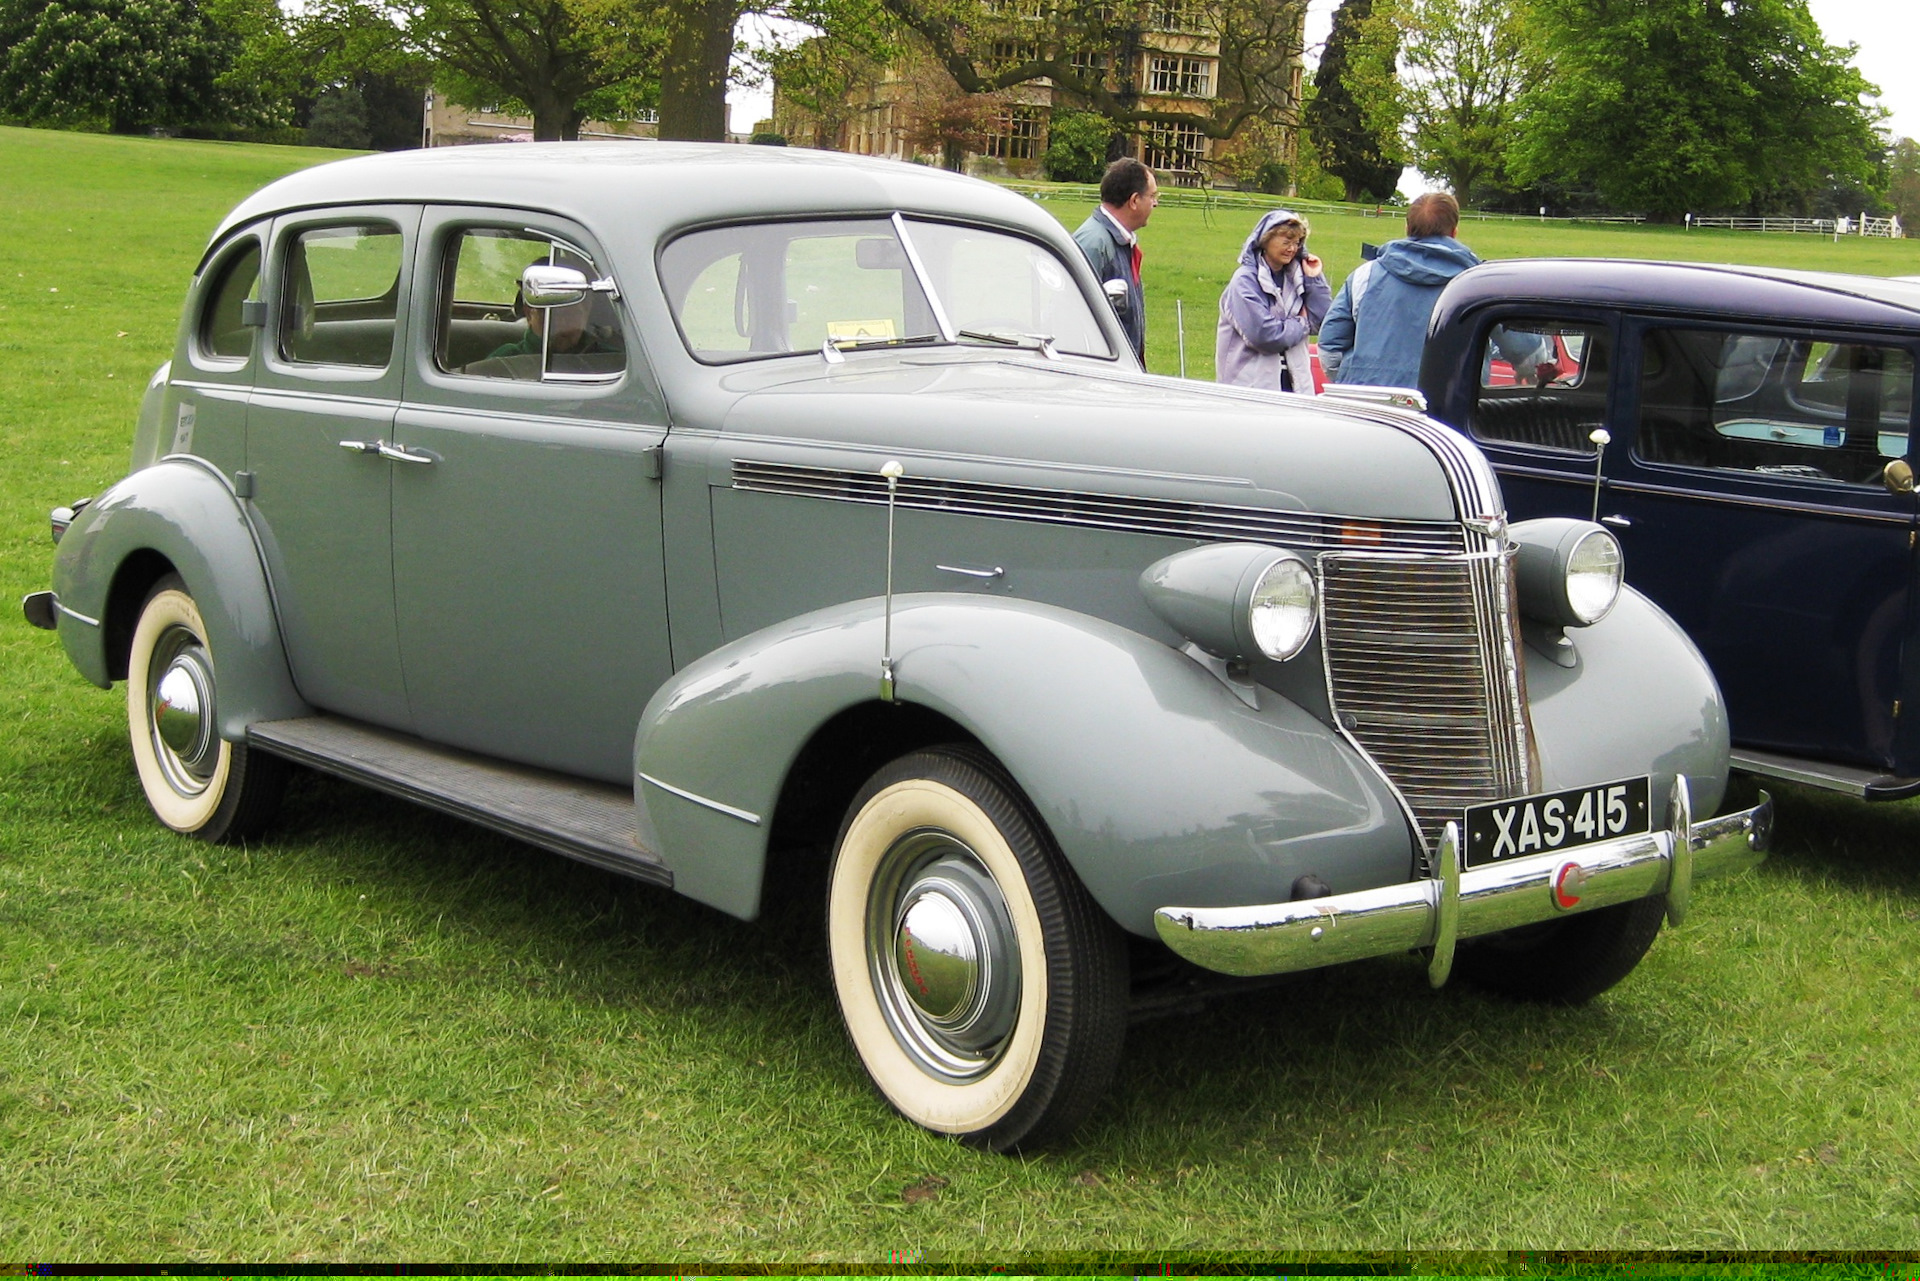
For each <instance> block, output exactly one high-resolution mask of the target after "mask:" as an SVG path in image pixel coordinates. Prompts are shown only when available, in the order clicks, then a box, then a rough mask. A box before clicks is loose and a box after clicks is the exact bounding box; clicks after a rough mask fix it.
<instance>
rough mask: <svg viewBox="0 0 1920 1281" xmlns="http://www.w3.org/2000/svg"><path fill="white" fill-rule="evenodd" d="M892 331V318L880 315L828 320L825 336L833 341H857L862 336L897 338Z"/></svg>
mask: <svg viewBox="0 0 1920 1281" xmlns="http://www.w3.org/2000/svg"><path fill="white" fill-rule="evenodd" d="M899 336H900V335H898V334H896V333H895V332H894V331H893V319H892V317H890V316H882V317H881V318H880V319H878V320H829V321H828V322H827V337H828V338H831V339H833V340H834V341H835V342H859V341H860V340H861V339H863V338H898V337H899Z"/></svg>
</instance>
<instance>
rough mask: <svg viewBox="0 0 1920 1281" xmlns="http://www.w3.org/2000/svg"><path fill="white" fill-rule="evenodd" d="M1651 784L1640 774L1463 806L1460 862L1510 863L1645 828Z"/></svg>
mask: <svg viewBox="0 0 1920 1281" xmlns="http://www.w3.org/2000/svg"><path fill="white" fill-rule="evenodd" d="M1650 784H1651V780H1650V779H1648V778H1647V777H1646V776H1644V775H1642V776H1641V777H1639V778H1623V779H1621V780H1620V781H1619V782H1617V783H1597V784H1595V785H1594V786H1592V787H1575V788H1570V789H1569V790H1567V791H1564V792H1542V793H1541V794H1540V795H1538V796H1517V797H1514V798H1513V799H1512V800H1506V801H1492V802H1489V803H1488V804H1485V805H1475V806H1472V807H1471V808H1469V809H1468V810H1467V847H1466V849H1465V850H1464V851H1463V852H1462V859H1461V863H1462V866H1465V867H1486V866H1487V865H1489V864H1492V863H1511V862H1512V861H1513V860H1514V859H1517V858H1531V857H1533V856H1534V855H1535V854H1556V853H1559V852H1561V851H1563V850H1574V849H1579V848H1580V847H1581V846H1582V845H1593V844H1596V843H1598V842H1600V841H1611V840H1614V839H1615V838H1617V837H1621V836H1637V835H1639V834H1640V833H1642V832H1646V831H1649V830H1651V827H1652V814H1651V812H1650V807H1649V806H1648V804H1647V797H1648V793H1649V792H1650V791H1651V786H1650Z"/></svg>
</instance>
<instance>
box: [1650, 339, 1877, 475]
mask: <svg viewBox="0 0 1920 1281" xmlns="http://www.w3.org/2000/svg"><path fill="white" fill-rule="evenodd" d="M1912 419H1913V355H1912V353H1911V352H1909V351H1907V350H1906V349H1905V348H1901V347H1891V346H1883V345H1880V344H1875V343H1857V342H1830V341H1825V340H1821V339H1809V338H1796V337H1786V336H1782V335H1777V334H1755V333H1738V332H1729V331H1725V330H1717V329H1657V330H1653V331H1652V332H1650V333H1648V335H1647V337H1646V340H1645V345H1644V348H1643V351H1642V354H1641V377H1640V429H1639V436H1638V442H1637V444H1636V446H1635V448H1636V451H1637V452H1638V454H1639V455H1640V456H1641V457H1642V458H1644V459H1646V460H1647V461H1648V462H1655V463H1672V464H1677V465H1680V466H1687V467H1711V468H1715V469H1718V470H1724V471H1744V472H1759V473H1762V474H1765V475H1775V476H1794V477H1799V478H1801V479H1806V480H1833V481H1841V482H1845V483H1847V484H1856V485H1865V484H1874V483H1877V482H1878V481H1879V479H1880V472H1881V469H1882V468H1883V467H1884V466H1885V465H1886V462H1887V460H1888V459H1889V458H1899V457H1902V456H1904V455H1905V454H1906V452H1907V437H1908V433H1909V430H1910V428H1911V426H1912Z"/></svg>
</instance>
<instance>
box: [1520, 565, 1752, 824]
mask: <svg viewBox="0 0 1920 1281" xmlns="http://www.w3.org/2000/svg"><path fill="white" fill-rule="evenodd" d="M1566 634H1567V637H1568V639H1570V640H1571V641H1572V642H1573V651H1574V660H1573V666H1571V667H1562V666H1560V665H1559V664H1557V663H1554V662H1552V661H1550V660H1549V659H1547V658H1546V657H1544V656H1543V655H1542V654H1541V653H1540V651H1539V650H1537V649H1535V648H1534V647H1533V646H1532V645H1528V646H1527V647H1526V650H1525V653H1526V656H1527V695H1528V698H1529V699H1530V700H1531V704H1532V713H1533V732H1534V739H1535V741H1536V742H1537V743H1538V744H1539V748H1540V767H1541V779H1540V787H1539V790H1540V791H1544V792H1551V791H1558V790H1560V789H1562V788H1568V787H1580V786H1583V785H1585V784H1588V783H1597V782H1601V781H1603V780H1606V779H1614V778H1625V777H1628V776H1629V775H1633V774H1649V773H1650V774H1652V775H1653V795H1655V796H1657V797H1664V796H1666V795H1668V794H1669V793H1670V792H1671V791H1672V789H1673V776H1674V775H1675V774H1685V775H1686V776H1687V786H1688V789H1689V791H1690V793H1691V795H1692V799H1693V812H1694V813H1695V814H1702V815H1704V814H1712V813H1714V812H1715V811H1716V810H1717V809H1718V808H1719V806H1720V801H1721V798H1722V797H1723V796H1724V795H1725V793H1726V788H1727V752H1728V750H1729V749H1728V738H1727V708H1726V704H1725V702H1724V701H1722V699H1721V697H1720V687H1719V685H1718V684H1716V683H1715V682H1714V679H1713V673H1712V671H1711V670H1709V669H1708V667H1707V660H1706V659H1705V658H1703V657H1701V654H1700V651H1699V650H1698V649H1696V648H1695V647H1694V644H1693V642H1692V641H1690V640H1688V639H1687V636H1686V633H1684V632H1682V631H1681V630H1680V626H1679V624H1677V623H1675V622H1674V621H1673V620H1672V619H1671V618H1669V617H1667V615H1666V614H1665V613H1664V612H1663V611H1662V610H1661V609H1660V607H1659V606H1658V605H1655V604H1654V603H1653V602H1652V601H1650V600H1648V599H1647V598H1646V597H1645V596H1642V595H1641V594H1640V593H1639V592H1636V591H1634V590H1633V589H1632V588H1622V589H1621V592H1620V599H1619V600H1618V601H1616V602H1615V604H1614V607H1613V610H1612V612H1610V613H1609V614H1608V615H1607V616H1606V617H1605V618H1603V619H1601V620H1600V621H1599V622H1598V623H1595V624H1594V625H1593V626H1591V627H1576V628H1569V629H1568V630H1567V633H1566Z"/></svg>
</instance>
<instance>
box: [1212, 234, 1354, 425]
mask: <svg viewBox="0 0 1920 1281" xmlns="http://www.w3.org/2000/svg"><path fill="white" fill-rule="evenodd" d="M1306 240H1307V221H1306V219H1304V218H1302V217H1301V216H1300V215H1299V214H1297V213H1294V212H1293V211H1292V210H1290V209H1275V210H1274V211H1273V212H1271V213H1266V214H1262V215H1261V216H1260V221H1259V222H1257V223H1255V224H1254V228H1253V234H1252V235H1250V236H1248V237H1247V243H1246V247H1245V248H1243V249H1242V250H1241V251H1240V267H1239V270H1237V271H1235V272H1234V273H1233V279H1231V280H1229V281H1228V282H1227V288H1226V291H1225V292H1224V293H1222V294H1221V295H1220V327H1219V329H1218V331H1217V332H1216V334H1215V337H1214V346H1213V371H1214V372H1213V376H1214V378H1215V380H1217V381H1219V382H1223V383H1232V384H1234V385H1235V386H1238V387H1263V388H1265V389H1266V390H1268V391H1299V392H1304V393H1306V394H1308V395H1311V394H1312V393H1313V365H1312V361H1311V358H1310V356H1309V354H1308V351H1307V335H1308V334H1311V333H1313V332H1314V331H1316V330H1318V329H1319V328H1320V322H1321V320H1323V319H1324V318H1325V317H1326V314H1327V308H1328V306H1330V305H1331V304H1332V302H1333V293H1332V291H1331V290H1330V289H1328V288H1327V277H1326V273H1325V271H1324V270H1323V269H1322V267H1321V263H1320V260H1319V259H1318V258H1317V257H1315V256H1314V255H1312V254H1310V253H1307V252H1306Z"/></svg>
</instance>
